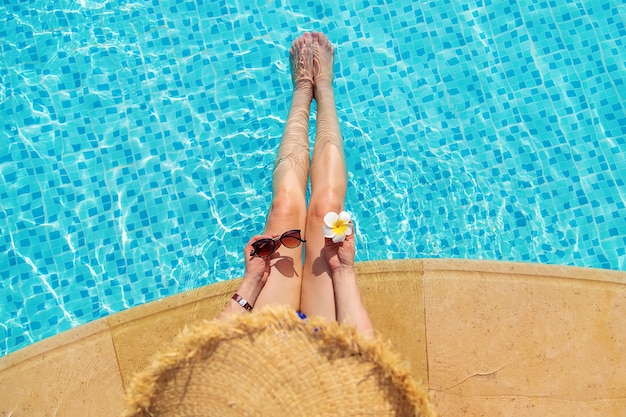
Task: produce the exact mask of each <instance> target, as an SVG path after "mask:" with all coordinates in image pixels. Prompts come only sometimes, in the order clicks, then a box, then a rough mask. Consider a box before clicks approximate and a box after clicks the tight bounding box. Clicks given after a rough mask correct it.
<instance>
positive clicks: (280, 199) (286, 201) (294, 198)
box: [270, 189, 306, 221]
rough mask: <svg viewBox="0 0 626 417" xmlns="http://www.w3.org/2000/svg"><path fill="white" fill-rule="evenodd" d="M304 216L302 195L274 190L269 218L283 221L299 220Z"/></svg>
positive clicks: (304, 206)
mask: <svg viewBox="0 0 626 417" xmlns="http://www.w3.org/2000/svg"><path fill="white" fill-rule="evenodd" d="M305 214H306V203H305V198H304V196H303V195H301V194H299V193H294V192H292V191H287V190H280V189H278V190H276V191H275V193H274V198H273V199H272V205H271V208H270V216H272V217H274V218H277V219H283V220H285V221H286V220H290V219H291V220H295V221H298V220H301V219H303V218H304V216H305Z"/></svg>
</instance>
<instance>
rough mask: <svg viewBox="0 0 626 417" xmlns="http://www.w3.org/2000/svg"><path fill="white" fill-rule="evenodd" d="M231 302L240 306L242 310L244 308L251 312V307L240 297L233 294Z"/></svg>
mask: <svg viewBox="0 0 626 417" xmlns="http://www.w3.org/2000/svg"><path fill="white" fill-rule="evenodd" d="M233 300H235V301H236V302H237V303H238V304H239V305H240V306H242V307H243V308H245V309H246V310H248V311H252V306H251V305H250V303H249V302H248V300H246V299H245V298H243V297H242V296H241V295H239V294H237V293H235V294H234V295H233Z"/></svg>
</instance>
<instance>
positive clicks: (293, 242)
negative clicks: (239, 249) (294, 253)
mask: <svg viewBox="0 0 626 417" xmlns="http://www.w3.org/2000/svg"><path fill="white" fill-rule="evenodd" d="M304 242H306V240H304V239H302V237H301V236H300V231H299V230H289V231H288V232H285V233H283V234H282V235H280V236H279V237H275V238H273V239H270V238H264V239H259V240H257V241H256V242H254V243H253V244H252V249H253V250H252V253H251V254H250V256H255V255H256V256H260V257H261V258H268V257H270V256H271V255H272V254H273V253H274V252H276V251H277V250H278V248H280V245H283V246H284V247H286V248H289V249H293V248H297V247H298V246H300V243H304Z"/></svg>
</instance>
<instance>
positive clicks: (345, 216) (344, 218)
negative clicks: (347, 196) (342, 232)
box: [337, 211, 350, 223]
mask: <svg viewBox="0 0 626 417" xmlns="http://www.w3.org/2000/svg"><path fill="white" fill-rule="evenodd" d="M337 217H338V219H339V220H340V221H342V222H345V223H348V222H349V221H350V213H348V212H347V211H342V212H341V213H339V216H337Z"/></svg>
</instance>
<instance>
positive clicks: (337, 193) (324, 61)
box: [300, 33, 347, 320]
mask: <svg viewBox="0 0 626 417" xmlns="http://www.w3.org/2000/svg"><path fill="white" fill-rule="evenodd" d="M312 37H313V93H314V97H315V101H316V102H317V132H316V136H315V147H314V148H313V161H312V163H311V200H310V202H309V209H308V212H307V217H306V236H307V243H306V256H305V261H304V262H305V263H304V271H303V281H302V294H301V306H300V308H301V310H302V311H303V312H304V313H305V314H308V315H321V316H324V317H326V318H328V319H332V320H335V319H336V313H335V298H334V291H333V283H332V281H331V277H330V273H329V269H328V265H327V264H326V258H325V257H324V254H323V252H322V250H323V248H324V243H325V241H324V236H323V235H322V226H323V225H324V216H325V215H326V213H328V212H329V211H334V212H336V213H339V212H340V211H341V210H343V204H344V199H345V196H346V188H347V173H346V162H345V157H344V152H343V144H342V137H341V130H340V128H339V120H338V118H337V109H336V106H335V95H334V91H333V86H332V83H333V56H334V50H333V46H332V44H331V43H330V41H329V40H328V38H326V36H325V35H323V34H321V33H313V35H312Z"/></svg>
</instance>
